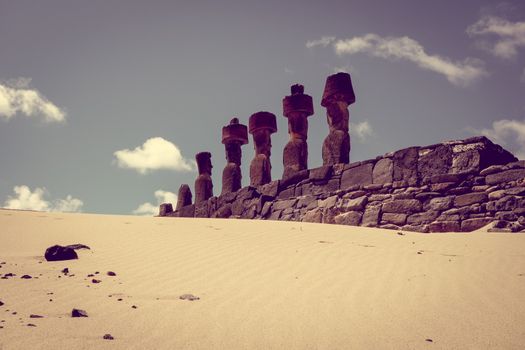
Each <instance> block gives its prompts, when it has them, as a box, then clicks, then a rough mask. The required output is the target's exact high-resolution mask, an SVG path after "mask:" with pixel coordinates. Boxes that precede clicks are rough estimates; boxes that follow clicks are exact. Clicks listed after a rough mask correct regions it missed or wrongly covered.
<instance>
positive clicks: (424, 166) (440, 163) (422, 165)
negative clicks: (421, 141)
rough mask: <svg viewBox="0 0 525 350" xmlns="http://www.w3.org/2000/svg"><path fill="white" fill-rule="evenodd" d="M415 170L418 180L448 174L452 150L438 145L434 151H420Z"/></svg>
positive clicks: (446, 146)
mask: <svg viewBox="0 0 525 350" xmlns="http://www.w3.org/2000/svg"><path fill="white" fill-rule="evenodd" d="M419 155H420V156H419V160H418V165H417V170H418V173H419V178H420V179H423V178H425V177H429V178H430V177H432V176H434V175H438V174H446V173H448V171H449V169H450V166H451V165H452V149H451V147H450V146H448V145H439V146H437V147H436V148H434V149H431V150H427V149H420V151H419Z"/></svg>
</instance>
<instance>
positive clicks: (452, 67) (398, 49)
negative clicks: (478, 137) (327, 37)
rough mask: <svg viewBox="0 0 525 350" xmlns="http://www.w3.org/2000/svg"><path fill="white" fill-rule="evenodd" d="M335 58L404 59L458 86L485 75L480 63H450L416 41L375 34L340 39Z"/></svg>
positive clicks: (467, 60)
mask: <svg viewBox="0 0 525 350" xmlns="http://www.w3.org/2000/svg"><path fill="white" fill-rule="evenodd" d="M333 47H334V50H335V52H336V53H337V54H338V55H352V54H356V53H361V52H362V53H367V54H369V55H371V56H374V57H380V58H384V59H387V60H405V61H409V62H412V63H415V64H416V65H417V66H418V67H420V68H422V69H425V70H429V71H433V72H435V73H439V74H442V75H444V76H445V77H446V78H447V80H448V81H449V82H451V83H452V84H454V85H458V86H467V85H470V84H471V83H473V82H474V81H476V80H478V79H480V78H482V77H484V76H487V75H488V73H487V71H486V70H485V68H484V66H483V62H482V61H480V60H478V59H474V58H466V59H464V60H463V61H452V60H451V59H449V58H447V57H443V56H439V55H430V54H428V53H427V52H426V51H425V48H424V47H423V46H422V45H421V44H419V43H418V42H417V41H416V40H414V39H411V38H409V37H407V36H404V37H381V36H379V35H377V34H366V35H363V36H358V37H353V38H350V39H340V40H337V41H335V42H334V43H333Z"/></svg>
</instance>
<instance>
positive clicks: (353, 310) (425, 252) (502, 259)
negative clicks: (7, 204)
mask: <svg viewBox="0 0 525 350" xmlns="http://www.w3.org/2000/svg"><path fill="white" fill-rule="evenodd" d="M0 228H1V229H0V262H5V264H2V265H0V266H1V268H0V274H1V275H2V276H4V275H5V274H7V273H14V274H16V276H14V277H10V278H7V279H0V301H2V302H3V303H4V305H3V306H0V321H2V322H1V323H0V326H1V327H3V328H0V349H2V350H7V349H72V348H76V349H105V348H111V349H430V348H433V349H523V347H524V346H525V327H524V324H525V298H524V297H523V296H524V295H525V235H520V234H489V233H486V232H481V231H478V232H475V233H470V234H458V233H454V234H419V233H408V232H407V233H405V234H404V235H399V234H397V233H396V231H386V230H378V229H367V228H363V227H347V226H336V225H322V224H304V223H294V222H272V221H245V220H213V219H183V218H170V219H168V218H146V217H131V216H104V215H90V214H62V213H40V212H24V211H10V210H0ZM73 243H83V244H86V245H88V246H90V247H91V250H80V251H78V254H79V259H78V260H72V261H62V262H46V261H45V260H44V259H43V253H44V251H45V248H46V247H48V246H51V245H53V244H73ZM418 252H419V253H418ZM65 267H68V268H69V271H70V273H69V274H68V275H64V274H63V273H61V270H62V269H63V268H65ZM107 271H114V272H115V273H116V276H108V275H107V274H106V272H107ZM95 272H99V273H98V274H95ZM24 274H28V275H31V276H32V277H33V278H31V279H22V278H20V277H21V276H22V275H24ZM89 274H93V275H94V276H93V277H87V276H88V275H89ZM92 278H96V279H99V280H101V282H100V283H97V284H94V283H92V282H91V280H92ZM183 294H192V295H194V296H196V297H199V298H200V299H199V300H195V301H189V300H181V299H179V297H180V296H181V295H183ZM50 299H51V300H52V301H51V300H50ZM119 299H121V300H119ZM132 306H136V308H133V307H132ZM72 308H80V309H83V310H86V311H87V312H88V314H89V317H88V318H71V316H70V313H71V309H72ZM15 312H16V314H14V313H15ZM31 314H37V315H42V316H44V317H43V318H30V315H31ZM29 323H31V324H34V325H35V327H32V326H27V324H29ZM107 333H109V334H111V335H112V336H113V337H114V338H115V339H114V340H105V339H103V338H102V337H103V335H104V334H107ZM430 340H431V341H430Z"/></svg>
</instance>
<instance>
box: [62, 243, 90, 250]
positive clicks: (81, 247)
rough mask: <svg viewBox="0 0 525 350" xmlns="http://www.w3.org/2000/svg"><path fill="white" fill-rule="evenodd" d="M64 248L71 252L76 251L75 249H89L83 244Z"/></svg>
mask: <svg viewBox="0 0 525 350" xmlns="http://www.w3.org/2000/svg"><path fill="white" fill-rule="evenodd" d="M66 248H71V249H73V250H77V249H90V250H91V248H89V247H88V246H87V245H85V244H78V243H77V244H70V245H66Z"/></svg>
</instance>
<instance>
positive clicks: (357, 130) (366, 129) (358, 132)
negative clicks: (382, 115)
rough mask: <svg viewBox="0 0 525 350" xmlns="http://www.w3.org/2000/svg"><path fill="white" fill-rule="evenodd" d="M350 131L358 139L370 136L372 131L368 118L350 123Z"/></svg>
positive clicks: (361, 139) (363, 139)
mask: <svg viewBox="0 0 525 350" xmlns="http://www.w3.org/2000/svg"><path fill="white" fill-rule="evenodd" d="M350 133H351V134H352V135H355V136H357V138H358V139H359V141H365V140H366V138H367V137H369V136H372V135H373V134H374V131H373V130H372V126H371V125H370V123H369V122H368V120H365V121H362V122H359V123H356V124H354V123H350Z"/></svg>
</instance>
